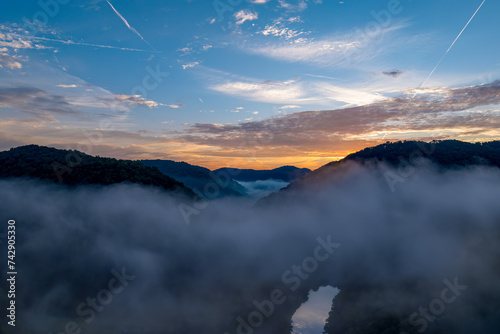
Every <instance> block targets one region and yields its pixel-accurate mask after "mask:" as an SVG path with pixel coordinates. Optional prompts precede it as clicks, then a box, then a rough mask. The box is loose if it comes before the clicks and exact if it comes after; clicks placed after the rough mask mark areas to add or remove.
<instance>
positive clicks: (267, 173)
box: [214, 166, 311, 182]
mask: <svg viewBox="0 0 500 334" xmlns="http://www.w3.org/2000/svg"><path fill="white" fill-rule="evenodd" d="M214 172H215V173H221V172H227V173H229V174H230V175H233V178H234V179H235V180H238V181H245V182H253V181H259V180H269V179H274V180H282V181H285V182H293V181H295V180H297V179H300V178H301V177H304V176H305V175H307V174H309V173H310V172H311V170H310V169H307V168H297V167H294V166H283V167H279V168H275V169H272V170H254V169H237V168H227V167H225V168H219V169H216V170H215V171H214Z"/></svg>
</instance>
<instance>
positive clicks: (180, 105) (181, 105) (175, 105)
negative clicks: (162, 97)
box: [166, 103, 184, 109]
mask: <svg viewBox="0 0 500 334" xmlns="http://www.w3.org/2000/svg"><path fill="white" fill-rule="evenodd" d="M166 106H167V107H170V108H172V109H179V108H181V107H183V106H184V105H183V104H182V103H179V104H168V105H166Z"/></svg>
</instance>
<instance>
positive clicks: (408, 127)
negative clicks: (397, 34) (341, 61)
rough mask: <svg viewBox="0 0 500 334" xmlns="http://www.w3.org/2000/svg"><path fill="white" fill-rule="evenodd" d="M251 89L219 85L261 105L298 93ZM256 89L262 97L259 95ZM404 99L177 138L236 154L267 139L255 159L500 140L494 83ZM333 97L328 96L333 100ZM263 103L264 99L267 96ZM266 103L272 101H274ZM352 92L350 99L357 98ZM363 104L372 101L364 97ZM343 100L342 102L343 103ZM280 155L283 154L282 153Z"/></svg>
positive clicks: (202, 128) (499, 98)
mask: <svg viewBox="0 0 500 334" xmlns="http://www.w3.org/2000/svg"><path fill="white" fill-rule="evenodd" d="M277 87H278V88H281V89H278V88H274V87H272V86H271V87H266V86H265V84H262V86H259V88H258V90H257V88H256V87H254V86H252V85H250V84H248V85H243V86H239V84H235V85H230V86H224V88H225V89H227V90H228V91H230V90H231V89H235V90H238V89H239V90H241V91H247V92H248V93H249V94H257V93H256V92H257V91H258V92H259V97H260V98H262V99H263V100H264V98H265V97H267V96H265V95H260V94H265V93H264V92H265V91H268V92H271V94H272V93H273V89H274V94H277V95H279V94H283V93H288V94H289V95H292V96H293V95H294V93H295V95H296V96H295V97H296V98H297V99H300V98H303V94H302V91H300V90H299V91H298V92H296V91H295V90H293V89H292V92H291V93H290V92H287V89H290V88H289V87H287V86H286V85H285V86H284V87H281V85H278V86H277ZM260 89H262V93H260ZM325 90H326V91H327V92H331V94H339V96H340V97H341V96H342V95H344V96H345V94H346V92H345V91H343V90H342V89H339V88H338V87H333V86H332V87H327V88H325ZM347 93H349V92H347ZM413 93H414V90H408V91H407V92H405V94H406V95H401V96H400V97H398V98H391V99H385V100H380V101H376V102H372V103H370V104H366V105H362V106H358V107H351V108H344V109H336V110H323V111H306V112H298V113H294V114H288V115H283V116H280V117H272V118H268V119H265V120H262V121H253V122H245V123H241V124H236V125H234V124H225V125H218V126H214V125H213V124H204V123H199V124H195V125H192V126H191V127H190V128H189V129H188V130H187V131H186V133H185V134H184V135H182V136H180V137H179V139H183V140H185V141H186V142H190V143H197V144H200V145H201V144H205V145H211V146H217V147H220V148H224V149H226V150H232V149H235V150H236V149H238V148H239V147H241V144H242V143H245V142H254V141H255V140H256V138H261V137H262V136H272V138H273V139H272V140H269V141H266V142H263V143H260V144H259V147H261V148H262V149H259V151H257V153H255V154H256V155H257V156H259V154H263V155H267V154H296V153H293V152H294V151H300V152H306V153H303V154H307V152H316V153H317V154H325V155H330V156H343V155H345V154H346V153H348V152H349V151H350V152H352V151H354V150H356V149H361V148H363V147H366V146H369V145H372V144H378V143H383V142H384V141H387V140H390V139H413V138H423V139H448V138H455V139H460V138H462V139H464V140H474V138H476V139H477V138H491V139H500V132H499V131H498V129H499V128H500V109H499V108H498V107H494V106H495V105H498V104H499V103H500V81H495V82H493V83H490V84H487V85H480V86H470V87H460V88H448V89H446V88H443V89H436V90H435V91H428V92H426V93H424V92H420V94H421V95H420V96H419V97H418V98H411V97H410V95H411V94H413ZM339 96H332V98H333V99H338V98H339ZM267 98H268V97H267ZM271 98H273V99H275V100H278V98H274V96H271ZM363 98H364V97H363V96H362V95H359V96H358V95H357V94H355V92H354V91H353V97H352V99H363ZM366 98H367V99H368V100H370V99H372V96H371V95H367V96H366ZM345 100H347V99H345ZM284 152H286V153H284Z"/></svg>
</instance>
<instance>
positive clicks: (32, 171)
mask: <svg viewBox="0 0 500 334" xmlns="http://www.w3.org/2000/svg"><path fill="white" fill-rule="evenodd" d="M14 177H27V178H37V179H42V180H47V181H51V182H58V183H62V184H66V185H71V186H73V185H86V184H98V185H110V184H114V183H122V182H128V183H137V184H142V185H146V186H153V187H158V188H160V189H163V190H166V191H171V192H175V193H177V194H182V195H185V196H187V197H189V198H195V197H196V195H195V194H194V193H193V191H192V190H191V189H189V188H187V187H186V186H184V185H183V184H182V183H181V182H178V181H176V180H174V179H173V178H171V177H168V176H166V175H164V174H162V173H161V172H160V171H159V170H158V169H156V168H153V167H147V166H144V165H143V164H141V163H139V162H135V161H130V160H118V159H113V158H101V157H93V156H90V155H87V154H85V153H82V152H79V151H74V150H60V149H55V148H51V147H44V146H38V145H27V146H20V147H17V148H12V149H10V150H9V151H3V152H0V178H14Z"/></svg>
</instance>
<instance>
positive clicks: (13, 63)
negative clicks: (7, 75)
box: [0, 53, 23, 70]
mask: <svg viewBox="0 0 500 334" xmlns="http://www.w3.org/2000/svg"><path fill="white" fill-rule="evenodd" d="M20 59H21V57H19V56H11V55H9V54H7V53H0V68H2V67H7V68H10V69H11V70H14V69H21V68H22V67H23V65H22V64H21V63H20V62H19V61H18V60H20Z"/></svg>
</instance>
